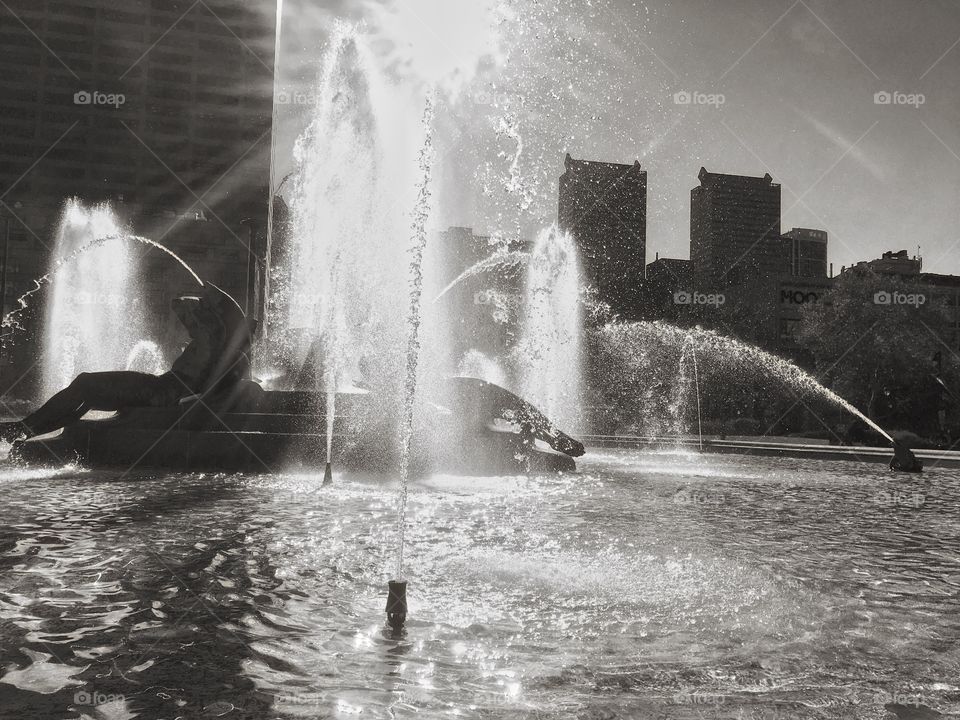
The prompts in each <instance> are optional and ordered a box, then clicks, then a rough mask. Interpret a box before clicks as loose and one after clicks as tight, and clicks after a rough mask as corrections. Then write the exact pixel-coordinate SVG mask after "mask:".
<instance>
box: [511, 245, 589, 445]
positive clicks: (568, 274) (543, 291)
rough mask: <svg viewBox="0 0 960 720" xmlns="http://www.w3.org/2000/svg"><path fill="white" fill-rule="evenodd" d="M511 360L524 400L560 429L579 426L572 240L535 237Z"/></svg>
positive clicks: (578, 323) (578, 329)
mask: <svg viewBox="0 0 960 720" xmlns="http://www.w3.org/2000/svg"><path fill="white" fill-rule="evenodd" d="M521 332H522V336H521V341H520V343H519V345H518V348H517V353H516V356H517V358H518V364H519V366H520V375H521V378H522V381H521V385H522V394H523V396H524V397H525V398H526V399H528V400H529V401H530V402H532V403H533V404H534V405H535V406H537V407H538V408H539V409H540V410H541V411H542V412H544V413H545V414H546V415H547V417H549V418H551V419H552V420H554V421H555V422H556V423H557V424H558V425H559V426H561V427H564V428H577V427H579V426H580V424H581V414H580V403H581V387H580V380H581V338H582V332H583V323H582V317H581V310H580V268H579V263H578V260H577V250H576V245H575V243H574V240H573V237H572V236H571V235H570V234H569V233H565V232H561V231H560V230H559V229H558V228H557V227H556V226H553V227H550V228H547V229H545V230H543V231H541V232H540V234H539V235H538V236H537V239H536V242H535V243H534V246H533V250H532V251H531V253H530V259H529V261H528V262H527V275H526V299H525V309H524V315H523V324H522V331H521Z"/></svg>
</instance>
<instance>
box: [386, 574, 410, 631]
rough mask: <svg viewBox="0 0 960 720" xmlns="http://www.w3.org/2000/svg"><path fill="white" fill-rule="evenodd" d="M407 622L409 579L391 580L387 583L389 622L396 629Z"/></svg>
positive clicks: (399, 628)
mask: <svg viewBox="0 0 960 720" xmlns="http://www.w3.org/2000/svg"><path fill="white" fill-rule="evenodd" d="M406 622H407V581H406V580H391V581H390V582H388V583H387V623H388V624H389V625H390V627H391V628H393V629H394V631H399V630H402V629H403V626H404V623H406Z"/></svg>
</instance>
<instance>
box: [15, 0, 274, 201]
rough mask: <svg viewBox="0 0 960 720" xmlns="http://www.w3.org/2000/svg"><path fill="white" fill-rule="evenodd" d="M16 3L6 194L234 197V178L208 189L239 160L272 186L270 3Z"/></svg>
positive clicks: (237, 168) (241, 172)
mask: <svg viewBox="0 0 960 720" xmlns="http://www.w3.org/2000/svg"><path fill="white" fill-rule="evenodd" d="M8 5H9V8H10V11H11V12H12V13H13V14H15V16H16V18H14V17H9V13H6V14H7V15H8V17H7V18H5V21H4V23H3V25H2V30H0V45H3V46H4V48H5V51H4V53H3V54H2V55H0V69H2V70H3V72H2V73H0V87H2V91H3V93H4V103H3V107H2V109H0V130H2V132H3V137H4V143H3V145H2V148H0V192H3V193H8V196H9V197H11V198H13V199H23V198H24V197H26V198H28V199H31V200H37V199H47V200H49V201H50V202H51V203H52V204H53V205H54V206H56V205H58V204H59V202H60V200H61V199H62V198H63V197H66V196H78V197H82V198H84V199H86V200H89V201H99V200H116V199H118V198H120V197H122V198H123V199H124V200H125V201H126V202H127V203H134V204H138V205H140V206H142V207H144V208H150V209H158V208H165V207H171V208H172V207H179V206H180V205H182V204H183V203H184V202H188V203H190V204H193V203H194V202H195V201H196V197H195V195H200V196H203V195H206V196H207V197H206V198H205V199H206V201H207V202H208V203H210V204H214V203H217V202H219V201H221V200H222V199H224V198H225V197H226V196H228V195H229V194H230V193H229V188H228V187H227V186H226V185H227V184H223V183H217V187H215V188H214V190H213V192H209V191H210V188H211V185H214V184H215V183H216V181H217V180H218V178H220V177H221V175H223V174H224V173H225V172H227V171H228V170H230V169H231V168H233V172H232V181H233V183H234V184H235V185H237V186H239V185H240V184H241V183H240V182H239V178H241V177H242V178H243V179H244V180H246V181H248V182H250V181H254V179H256V180H257V181H258V182H259V183H260V184H264V181H263V179H262V171H263V153H264V151H265V150H267V151H268V150H269V142H260V143H258V140H260V141H263V140H264V139H266V140H268V139H269V138H268V137H267V138H264V137H263V136H264V133H268V131H269V129H270V120H271V108H272V90H271V88H272V65H273V37H274V35H273V34H274V28H273V21H272V20H271V18H272V15H271V14H270V13H269V12H261V11H260V10H257V11H254V10H251V9H250V5H248V4H247V3H244V2H241V1H240V0H210V2H207V3H198V4H196V5H194V6H193V7H192V9H191V5H192V4H191V3H188V2H186V1H183V2H179V1H177V0H128V2H125V3H122V4H119V5H118V4H117V3H115V2H111V1H110V0H56V1H55V2H54V1H53V0H10V2H9V3H8ZM188 10H189V12H187V11H188ZM184 13H186V14H184ZM181 16H182V17H181ZM44 45H46V46H47V47H46V48H45V47H44ZM48 48H49V49H48ZM94 93H98V94H99V95H96V96H94ZM121 95H122V96H123V99H122V102H120V100H119V96H121ZM109 96H117V98H116V99H115V100H114V101H113V102H110V101H109ZM257 145H260V147H257ZM251 154H252V155H253V157H252V158H250V157H249V156H250V155H251Z"/></svg>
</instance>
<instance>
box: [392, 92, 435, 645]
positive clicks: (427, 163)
mask: <svg viewBox="0 0 960 720" xmlns="http://www.w3.org/2000/svg"><path fill="white" fill-rule="evenodd" d="M434 105H435V102H434V96H433V93H432V92H431V93H430V94H429V95H427V100H426V104H425V107H424V110H423V120H422V122H423V129H424V141H423V147H422V148H421V150H420V158H419V162H420V171H421V178H420V183H419V190H418V193H417V203H416V205H415V206H414V211H413V223H412V228H413V237H412V239H411V247H410V255H411V259H410V314H409V316H408V318H407V325H408V336H407V377H406V383H405V387H404V408H403V418H402V420H401V425H400V428H401V435H400V498H399V503H398V512H397V535H398V536H399V543H398V552H397V579H396V580H391V581H390V582H389V584H388V595H387V622H388V623H390V627H392V628H393V629H394V631H398V630H399V629H400V628H402V627H403V624H404V622H406V619H407V582H406V580H400V579H399V578H402V577H403V548H404V530H405V525H406V520H407V485H408V484H409V480H410V444H411V440H412V438H413V410H414V403H415V401H416V391H417V367H418V365H419V360H420V305H421V299H422V296H423V256H424V252H425V250H426V246H427V218H428V217H429V215H430V178H431V175H432V155H433V117H434V112H435V108H434Z"/></svg>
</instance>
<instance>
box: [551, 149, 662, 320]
mask: <svg viewBox="0 0 960 720" xmlns="http://www.w3.org/2000/svg"><path fill="white" fill-rule="evenodd" d="M564 168H565V172H564V173H563V175H562V176H561V177H560V203H559V225H560V229H561V230H564V231H566V232H569V233H571V234H573V236H574V238H575V239H576V243H577V249H578V252H579V254H580V263H581V265H582V268H583V271H584V274H585V276H586V278H587V280H588V281H589V282H590V283H591V284H592V285H593V286H595V287H596V288H597V290H598V292H599V295H600V299H601V300H603V301H605V302H607V303H609V304H610V306H611V308H612V309H613V310H614V312H617V313H618V314H620V315H621V316H623V317H625V318H627V319H632V318H637V317H639V316H640V314H641V304H642V303H641V299H640V292H639V287H640V285H641V283H642V280H643V276H644V267H645V265H646V251H647V173H646V171H645V170H641V169H640V163H639V162H634V164H633V165H621V164H618V163H604V162H593V161H587V160H574V159H573V158H571V157H570V156H569V155H567V157H566V160H565V161H564Z"/></svg>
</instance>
